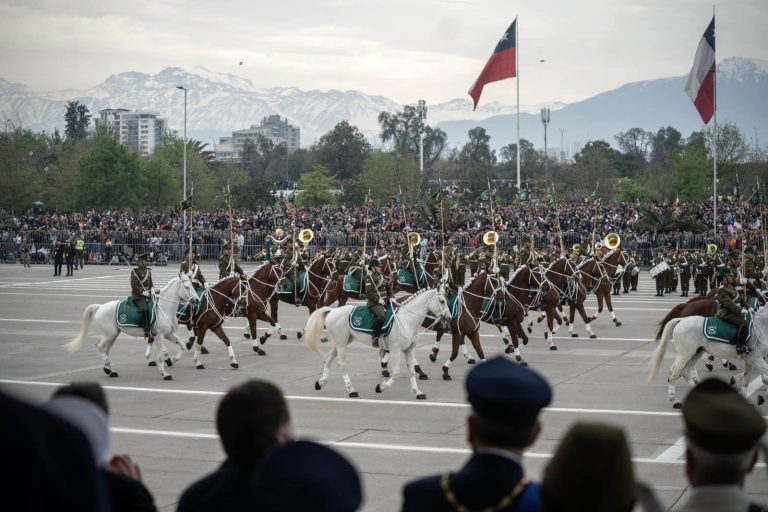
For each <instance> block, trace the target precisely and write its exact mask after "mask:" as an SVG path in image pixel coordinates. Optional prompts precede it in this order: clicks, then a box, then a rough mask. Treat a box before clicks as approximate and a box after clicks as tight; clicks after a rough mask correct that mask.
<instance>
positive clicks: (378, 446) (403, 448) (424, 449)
mask: <svg viewBox="0 0 768 512" xmlns="http://www.w3.org/2000/svg"><path fill="white" fill-rule="evenodd" d="M109 430H110V431H111V432H114V433H116V434H129V435H140V436H164V437H180V438H187V439H190V438H191V439H210V440H216V441H218V439H219V436H218V435H216V434H207V433H194V432H178V431H173V430H148V429H138V428H122V427H112V428H110V429H109ZM321 443H323V444H325V445H328V446H335V447H338V448H352V449H362V450H383V451H397V452H417V453H440V454H454V455H469V454H470V453H471V450H469V449H467V448H443V447H439V446H414V445H407V444H385V443H354V442H350V441H321ZM552 456H553V454H551V453H540V452H525V453H524V454H523V458H529V459H550V458H552ZM632 462H634V463H636V464H667V465H682V464H685V461H684V460H662V459H649V458H645V457H633V458H632ZM756 466H757V467H765V466H766V465H765V463H763V462H759V463H757V464H756Z"/></svg>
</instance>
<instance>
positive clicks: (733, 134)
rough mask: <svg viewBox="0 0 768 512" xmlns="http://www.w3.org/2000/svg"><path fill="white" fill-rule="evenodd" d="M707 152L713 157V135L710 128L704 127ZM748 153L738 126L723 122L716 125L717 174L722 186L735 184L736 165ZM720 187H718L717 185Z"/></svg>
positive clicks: (744, 158) (747, 147)
mask: <svg viewBox="0 0 768 512" xmlns="http://www.w3.org/2000/svg"><path fill="white" fill-rule="evenodd" d="M706 144H707V152H708V154H709V157H710V158H712V159H713V158H714V154H715V153H714V150H715V148H714V136H713V133H712V129H710V128H709V127H708V128H706ZM748 154H749V146H748V145H747V143H746V142H745V140H744V135H743V134H742V133H741V130H739V128H738V127H737V126H735V125H733V124H731V123H728V122H726V123H723V124H720V125H718V127H717V175H718V179H719V180H722V185H723V186H728V185H734V184H736V171H737V168H738V165H739V164H740V163H743V162H744V161H745V160H746V158H747V155H748ZM718 188H720V187H718Z"/></svg>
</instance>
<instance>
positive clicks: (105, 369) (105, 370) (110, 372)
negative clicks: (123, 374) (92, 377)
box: [102, 368, 112, 375]
mask: <svg viewBox="0 0 768 512" xmlns="http://www.w3.org/2000/svg"><path fill="white" fill-rule="evenodd" d="M102 370H104V373H106V374H107V375H111V374H112V370H110V369H109V368H102Z"/></svg>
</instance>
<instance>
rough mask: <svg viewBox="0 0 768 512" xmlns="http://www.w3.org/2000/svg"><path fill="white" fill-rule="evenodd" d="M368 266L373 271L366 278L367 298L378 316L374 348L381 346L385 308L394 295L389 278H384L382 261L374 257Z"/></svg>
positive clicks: (374, 332)
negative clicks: (380, 339)
mask: <svg viewBox="0 0 768 512" xmlns="http://www.w3.org/2000/svg"><path fill="white" fill-rule="evenodd" d="M368 268H369V269H370V270H371V272H370V273H369V274H368V276H367V277H366V278H365V298H366V300H367V305H368V309H370V310H371V313H373V314H374V316H375V317H376V321H374V322H373V340H372V342H371V344H372V345H373V347H374V348H379V338H380V337H381V328H382V327H383V326H384V320H385V319H386V315H387V312H386V310H385V309H384V308H385V306H386V305H387V303H388V302H389V300H390V299H391V298H392V297H393V295H392V287H391V285H390V283H389V280H388V279H384V276H383V275H382V273H381V270H382V269H381V262H380V261H379V260H377V259H375V258H372V259H371V260H370V261H369V262H368Z"/></svg>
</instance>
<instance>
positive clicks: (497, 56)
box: [469, 18, 517, 110]
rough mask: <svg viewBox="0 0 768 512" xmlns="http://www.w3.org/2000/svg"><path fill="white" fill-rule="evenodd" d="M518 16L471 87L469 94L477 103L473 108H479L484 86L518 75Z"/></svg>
mask: <svg viewBox="0 0 768 512" xmlns="http://www.w3.org/2000/svg"><path fill="white" fill-rule="evenodd" d="M516 37H517V18H515V21H513V22H512V24H511V25H510V26H509V28H508V29H507V31H506V32H505V33H504V35H503V36H502V37H501V39H500V40H499V42H498V44H497V45H496V49H495V50H493V55H491V58H490V59H488V62H486V63H485V67H484V68H483V71H482V72H481V73H480V76H479V77H477V80H475V83H474V84H472V87H470V88H469V95H470V96H472V99H473V100H474V102H475V104H474V107H473V108H472V110H475V109H476V108H477V102H478V101H480V95H481V94H482V93H483V87H484V86H485V85H486V84H489V83H491V82H498V81H499V80H504V79H505V78H512V77H515V76H517V55H516V51H517V44H516Z"/></svg>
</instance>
